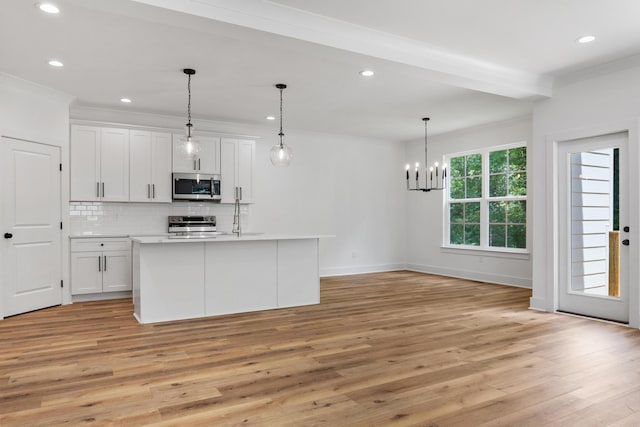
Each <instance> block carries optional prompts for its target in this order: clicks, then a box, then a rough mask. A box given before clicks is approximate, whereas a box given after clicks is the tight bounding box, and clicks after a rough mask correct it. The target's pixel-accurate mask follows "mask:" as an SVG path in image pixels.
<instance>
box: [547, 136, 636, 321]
mask: <svg viewBox="0 0 640 427" xmlns="http://www.w3.org/2000/svg"><path fill="white" fill-rule="evenodd" d="M627 141H628V137H627V134H626V133H623V134H612V135H605V136H599V137H593V138H585V139H579V140H572V141H567V142H562V143H560V146H559V150H558V152H559V157H558V159H559V162H558V167H559V170H558V172H559V191H558V195H559V197H560V200H559V204H558V206H559V215H560V217H559V233H558V238H559V249H560V251H559V253H560V256H561V259H560V268H559V272H560V276H559V281H558V283H559V289H558V309H559V310H561V311H566V312H570V313H576V314H581V315H586V316H591V317H597V318H602V319H608V320H614V321H618V322H624V323H626V322H628V321H629V283H628V257H629V250H628V244H629V240H628V239H629V232H628V231H629V230H628V227H627V226H628V225H629V223H628V216H627V215H628V214H627V212H628V210H627V202H628V186H627V184H628V182H629V181H628V175H627V173H628V172H627V171H628V169H627V159H628V154H627V151H628V150H627V145H628V142H627ZM625 227H627V228H625Z"/></svg>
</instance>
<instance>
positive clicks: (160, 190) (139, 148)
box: [129, 130, 171, 203]
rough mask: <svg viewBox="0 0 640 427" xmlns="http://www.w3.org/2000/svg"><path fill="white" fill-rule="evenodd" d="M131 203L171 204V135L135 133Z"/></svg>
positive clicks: (131, 147)
mask: <svg viewBox="0 0 640 427" xmlns="http://www.w3.org/2000/svg"><path fill="white" fill-rule="evenodd" d="M129 159H130V162H131V167H130V169H129V200H130V201H132V202H163V203H170V202H171V134H169V133H160V132H149V131H143V130H132V131H131V132H130V141H129Z"/></svg>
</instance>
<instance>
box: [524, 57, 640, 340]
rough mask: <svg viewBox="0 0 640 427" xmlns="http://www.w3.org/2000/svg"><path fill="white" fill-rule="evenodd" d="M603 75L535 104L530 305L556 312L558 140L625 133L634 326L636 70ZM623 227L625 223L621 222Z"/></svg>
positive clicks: (639, 88) (639, 106) (639, 70)
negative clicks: (627, 154) (626, 133)
mask: <svg viewBox="0 0 640 427" xmlns="http://www.w3.org/2000/svg"><path fill="white" fill-rule="evenodd" d="M605 71H607V73H606V74H603V75H598V73H597V70H596V72H594V73H593V74H592V75H583V76H582V77H581V78H580V79H579V80H577V81H575V82H574V83H564V84H563V85H562V86H560V87H556V88H555V89H554V96H553V98H551V99H548V100H544V101H539V102H538V103H537V104H536V106H535V109H534V121H533V141H534V142H533V144H532V146H533V150H532V151H531V152H530V154H532V156H531V157H532V159H531V161H532V162H533V163H532V170H533V173H534V174H535V176H536V180H535V184H534V188H533V196H534V198H535V200H536V204H535V207H534V215H533V227H534V229H535V237H534V242H533V250H534V255H535V257H534V264H533V297H532V298H531V307H532V308H536V309H540V310H547V311H554V310H556V309H557V295H556V290H557V286H558V265H557V262H558V261H557V260H558V256H559V254H558V249H557V243H558V242H557V238H556V235H557V216H558V215H557V209H558V202H557V177H556V170H557V168H556V164H557V156H556V153H555V150H556V147H557V145H558V144H561V143H562V142H561V141H563V140H569V139H576V138H584V137H590V136H596V135H603V134H609V133H614V132H619V131H627V132H629V155H630V159H629V161H630V163H629V164H630V168H629V169H630V176H629V180H630V182H629V183H628V184H629V188H630V189H631V194H630V200H629V202H630V203H629V206H630V211H629V217H630V218H631V224H628V225H629V226H630V227H631V233H629V239H630V240H631V246H629V248H628V250H629V258H630V259H631V260H633V261H632V262H631V263H630V264H631V265H630V270H629V283H630V285H631V289H630V298H631V305H630V324H631V325H634V326H636V327H637V326H638V323H639V322H638V320H639V312H638V311H639V310H638V307H639V306H640V301H639V296H638V294H639V293H638V278H639V277H640V275H639V274H638V268H639V263H638V262H637V260H638V256H639V252H638V243H640V241H639V240H638V236H640V234H639V233H638V231H639V229H640V218H639V215H638V214H639V212H640V207H639V197H638V191H637V188H638V187H639V185H640V179H639V175H638V168H637V167H635V166H634V165H637V164H638V161H639V160H640V155H639V153H640V150H639V149H638V143H639V142H640V141H639V139H638V121H639V118H640V102H639V100H640V66H637V65H635V66H631V67H630V68H627V69H625V70H622V71H610V70H605ZM621 225H626V224H621Z"/></svg>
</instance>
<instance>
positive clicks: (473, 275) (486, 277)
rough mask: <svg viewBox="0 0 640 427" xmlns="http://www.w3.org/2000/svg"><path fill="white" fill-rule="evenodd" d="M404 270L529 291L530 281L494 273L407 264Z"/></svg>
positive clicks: (524, 278)
mask: <svg viewBox="0 0 640 427" xmlns="http://www.w3.org/2000/svg"><path fill="white" fill-rule="evenodd" d="M406 269H407V270H409V271H417V272H420V273H430V274H438V275H441V276H448V277H457V278H459V279H468V280H477V281H479V282H487V283H495V284H498V285H507V286H515V287H517V288H527V289H531V286H532V281H531V279H528V278H526V277H515V276H505V275H502V274H495V273H481V272H478V271H469V270H463V269H459V268H456V269H453V268H446V267H436V266H433V265H422V264H407V266H406Z"/></svg>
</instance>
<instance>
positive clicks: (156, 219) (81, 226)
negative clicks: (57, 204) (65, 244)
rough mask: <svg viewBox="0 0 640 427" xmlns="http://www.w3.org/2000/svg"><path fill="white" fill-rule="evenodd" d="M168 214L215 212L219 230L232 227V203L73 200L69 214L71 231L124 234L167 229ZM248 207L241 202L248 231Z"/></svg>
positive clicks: (244, 224) (212, 213) (72, 232)
mask: <svg viewBox="0 0 640 427" xmlns="http://www.w3.org/2000/svg"><path fill="white" fill-rule="evenodd" d="M169 215H215V216H216V221H217V228H218V230H220V231H231V228H232V227H233V205H227V204H224V205H222V204H211V203H199V202H176V203H170V204H169V203H166V204H164V203H163V204H160V203H112V202H71V203H69V217H70V220H71V221H70V222H71V234H82V233H89V232H90V233H107V234H109V233H123V234H131V235H135V234H155V233H160V234H162V233H166V232H167V217H168V216H169ZM248 219H249V207H248V206H247V205H241V207H240V221H241V225H242V228H243V229H244V230H248V229H249V228H248V226H249V224H248Z"/></svg>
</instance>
